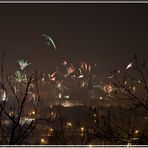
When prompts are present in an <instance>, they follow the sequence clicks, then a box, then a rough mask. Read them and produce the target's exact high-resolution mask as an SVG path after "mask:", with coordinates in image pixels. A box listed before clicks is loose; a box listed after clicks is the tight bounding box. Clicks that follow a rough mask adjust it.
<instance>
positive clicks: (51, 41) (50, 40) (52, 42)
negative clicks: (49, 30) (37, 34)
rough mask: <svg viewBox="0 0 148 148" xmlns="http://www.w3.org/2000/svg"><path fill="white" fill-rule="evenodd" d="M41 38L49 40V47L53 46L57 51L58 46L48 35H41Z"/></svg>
mask: <svg viewBox="0 0 148 148" xmlns="http://www.w3.org/2000/svg"><path fill="white" fill-rule="evenodd" d="M41 36H42V37H45V38H46V39H47V44H48V46H50V44H52V45H53V47H54V49H55V50H57V47H56V45H55V43H54V41H53V39H52V38H51V37H50V36H48V35H46V34H41Z"/></svg>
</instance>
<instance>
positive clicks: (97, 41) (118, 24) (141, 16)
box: [0, 4, 148, 71]
mask: <svg viewBox="0 0 148 148" xmlns="http://www.w3.org/2000/svg"><path fill="white" fill-rule="evenodd" d="M147 16H148V4H0V49H1V50H7V60H6V64H7V69H9V70H11V69H13V68H15V66H16V63H17V59H19V58H21V57H26V58H27V59H29V60H30V61H31V62H32V63H33V64H34V65H36V66H37V67H38V68H40V69H41V70H42V71H50V70H51V69H53V68H54V67H55V65H56V64H57V62H60V61H62V60H64V59H67V60H70V61H71V62H72V63H75V64H77V63H79V61H88V62H90V63H94V62H97V63H98V65H99V68H100V70H103V69H104V70H105V71H109V70H112V69H114V68H116V67H119V68H120V66H122V65H123V66H125V65H127V63H128V62H129V61H130V60H131V58H132V56H133V53H135V52H136V53H137V54H138V55H139V56H140V57H141V58H145V59H146V58H147V54H148V19H147ZM41 33H45V34H48V35H49V36H51V37H52V38H53V40H54V41H55V43H56V45H57V52H53V48H52V46H51V47H48V46H47V44H46V43H45V40H44V39H43V38H41Z"/></svg>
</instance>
